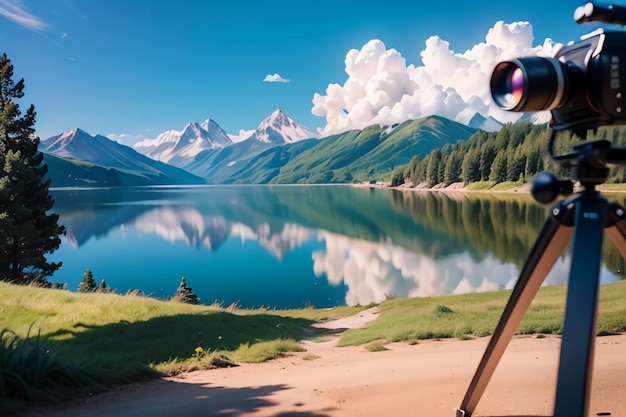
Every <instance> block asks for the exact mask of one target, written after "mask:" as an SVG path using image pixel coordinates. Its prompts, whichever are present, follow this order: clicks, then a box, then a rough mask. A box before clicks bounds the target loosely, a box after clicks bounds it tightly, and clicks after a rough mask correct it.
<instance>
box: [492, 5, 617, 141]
mask: <svg viewBox="0 0 626 417" xmlns="http://www.w3.org/2000/svg"><path fill="white" fill-rule="evenodd" d="M574 19H575V20H576V22H577V23H583V22H592V21H599V22H604V23H612V24H620V25H624V24H626V7H622V6H614V5H599V4H597V3H595V4H594V3H587V4H585V5H584V6H581V7H579V8H577V9H576V11H575V13H574ZM490 87H491V95H492V98H493V100H494V102H495V103H496V104H497V105H498V106H499V107H500V108H502V109H504V110H508V111H514V112H529V111H542V110H549V111H550V113H551V115H552V119H551V121H550V125H551V127H552V129H553V130H564V129H572V130H574V131H577V130H578V131H583V130H587V129H595V128H596V127H598V126H603V125H611V124H626V32H618V31H615V32H605V31H604V30H602V29H599V30H597V31H595V32H593V33H591V34H589V35H586V36H584V37H583V38H581V40H580V41H579V42H576V43H573V44H570V45H566V46H564V47H563V48H562V49H561V50H559V51H558V52H557V53H556V55H555V56H554V57H553V58H542V57H526V58H518V59H513V60H510V61H505V62H500V63H499V64H497V65H496V67H495V69H494V70H493V73H492V75H491V83H490Z"/></svg>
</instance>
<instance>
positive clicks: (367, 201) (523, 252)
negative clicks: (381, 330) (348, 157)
mask: <svg viewBox="0 0 626 417" xmlns="http://www.w3.org/2000/svg"><path fill="white" fill-rule="evenodd" d="M54 197H55V199H56V201H57V204H56V206H55V208H56V210H57V211H58V212H59V214H60V216H61V223H62V224H64V225H65V227H66V229H67V235H66V237H65V239H64V243H63V245H62V248H61V249H60V250H59V251H58V253H57V254H55V256H56V258H55V260H56V259H60V260H63V262H64V265H63V267H62V268H61V270H60V271H59V272H58V273H57V275H55V277H54V278H55V279H56V280H64V281H68V287H69V288H70V289H74V288H77V286H78V283H79V281H80V278H81V277H82V273H83V272H84V270H85V269H86V268H91V269H92V270H94V273H96V276H102V275H106V276H107V277H114V278H108V279H107V282H108V283H109V284H110V285H112V286H113V287H115V288H118V290H120V291H122V292H123V291H125V290H126V289H134V288H141V289H142V290H144V291H146V292H147V293H152V294H157V295H162V296H164V297H167V296H168V295H171V293H173V291H174V290H175V288H176V285H177V283H178V282H179V281H180V276H181V275H184V276H186V277H187V279H188V281H189V282H190V284H191V285H192V287H193V288H194V290H195V291H196V292H198V293H199V294H198V295H199V296H200V298H201V299H203V301H205V302H206V301H207V300H211V301H212V300H214V299H217V300H221V301H225V302H227V303H229V302H235V301H239V302H240V303H241V304H242V305H244V306H252V305H255V306H260V305H266V306H267V305H271V306H274V307H280V308H282V307H302V306H304V305H306V304H314V305H316V306H317V307H330V306H333V305H336V304H347V305H356V304H361V305H364V304H369V303H372V302H380V301H383V300H384V299H386V298H389V297H424V296H434V295H443V294H454V293H466V292H473V291H492V290H498V289H503V288H511V287H512V286H513V285H514V283H515V281H516V279H517V276H518V274H519V268H520V267H521V265H522V264H523V262H524V260H525V259H526V256H527V253H528V252H529V251H530V247H531V246H532V244H533V243H534V241H535V239H536V236H537V233H538V230H539V229H540V228H541V225H542V224H543V222H544V220H545V217H546V215H547V210H548V209H549V208H548V207H542V206H539V205H537V204H535V203H533V202H532V200H530V199H528V198H524V197H517V196H515V197H507V198H502V197H499V198H494V197H489V196H480V197H478V196H470V195H467V194H462V193H461V194H458V195H456V194H455V195H451V194H443V193H433V192H404V193H403V192H398V191H389V190H383V189H372V190H367V189H355V188H352V187H347V186H341V187H340V186H276V187H272V186H239V187H188V188H128V189H119V190H97V191H96V190H83V191H75V190H72V191H55V192H54ZM158 242H161V243H158ZM164 243H167V245H169V248H168V246H164ZM185 248H186V249H185ZM257 248H259V249H258V250H257ZM616 252H617V251H616V250H615V249H614V248H612V245H605V266H603V268H602V280H603V281H604V282H608V281H612V280H616V279H619V276H618V275H617V274H616V273H615V272H611V271H621V270H623V263H624V262H623V259H622V258H621V256H619V254H616ZM112 259H113V260H116V259H117V260H120V261H119V262H113V263H112V262H111V260H112ZM270 259H273V260H274V261H270ZM124 260H125V261H124ZM131 263H135V264H137V265H141V266H142V268H137V269H135V270H134V271H135V272H134V273H130V272H129V271H130V270H131V269H132V267H131V265H130V264H131ZM568 265H569V259H568V256H567V255H564V256H563V257H562V258H561V259H560V260H559V261H558V262H557V264H556V265H555V267H554V269H553V271H552V272H551V273H550V274H549V276H548V277H547V279H546V284H561V283H565V281H566V279H567V267H568ZM96 266H97V268H96ZM120 271H124V272H120ZM140 274H143V275H140ZM138 275H140V276H138ZM111 280H112V281H113V282H110V281H111ZM235 283H236V284H235ZM205 287H206V291H207V293H206V294H203V293H201V291H203V288H205ZM244 287H245V288H244ZM287 289H289V291H287ZM242 292H246V293H248V294H249V296H247V298H246V297H242V296H241V293H242ZM242 298H245V301H243V300H242Z"/></svg>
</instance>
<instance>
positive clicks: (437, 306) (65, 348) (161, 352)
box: [0, 281, 626, 411]
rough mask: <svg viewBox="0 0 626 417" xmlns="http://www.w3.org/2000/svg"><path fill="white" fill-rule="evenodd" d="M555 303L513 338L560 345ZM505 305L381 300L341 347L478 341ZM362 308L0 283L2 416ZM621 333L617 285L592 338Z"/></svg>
mask: <svg viewBox="0 0 626 417" xmlns="http://www.w3.org/2000/svg"><path fill="white" fill-rule="evenodd" d="M565 293H566V288H565V287H545V288H542V289H541V290H540V291H539V293H538V295H537V296H536V297H535V299H534V300H533V303H532V304H531V307H530V309H529V311H528V312H527V314H526V315H525V317H524V319H523V321H522V323H521V325H520V328H519V330H518V332H519V333H522V334H531V333H553V334H559V333H560V332H561V323H562V319H563V310H564V304H565ZM509 295H510V291H499V292H490V293H477V294H466V295H455V296H442V297H431V298H412V299H394V300H389V301H386V302H384V303H381V304H380V305H379V306H378V307H379V309H380V314H379V316H378V318H377V319H376V320H375V321H374V322H372V323H370V324H369V325H368V326H367V328H365V329H358V330H348V331H346V332H344V333H343V334H342V335H341V337H340V340H339V345H340V346H347V345H361V344H363V345H367V346H366V347H367V349H369V350H371V351H377V350H381V349H384V345H385V344H387V343H389V342H398V341H408V342H414V341H416V340H419V339H427V338H459V339H466V338H471V337H478V336H486V335H489V334H491V332H492V331H493V329H494V328H495V325H496V323H497V320H498V319H499V317H500V315H501V313H502V310H503V308H504V305H505V303H506V301H507V300H508V297H509ZM364 308H366V307H338V308H334V309H323V310H322V309H314V308H307V309H300V310H258V309H257V310H243V309H237V308H235V307H229V308H222V307H220V306H202V305H189V304H180V303H174V302H166V301H159V300H156V299H151V298H146V297H140V296H133V295H115V294H98V293H90V294H78V293H72V292H68V291H63V290H50V289H42V288H33V287H21V286H14V285H10V284H6V283H2V282H0V330H2V329H4V331H2V333H1V336H2V337H1V339H0V410H3V408H2V407H4V411H7V410H11V409H12V408H13V407H15V406H16V405H19V404H20V402H19V401H23V400H29V401H54V400H63V399H67V398H71V397H73V396H76V395H82V394H85V393H87V392H94V391H97V390H99V389H103V388H105V387H109V386H112V385H116V384H121V383H126V382H131V381H137V380H142V379H145V378H154V377H156V376H159V375H164V374H174V373H177V372H185V371H190V370H196V369H208V368H211V367H215V366H229V365H231V364H233V363H237V362H262V361H265V360H269V359H272V358H276V357H278V356H281V355H285V354H288V352H292V351H298V350H302V347H301V346H300V345H299V344H298V343H297V342H298V341H299V340H303V339H311V340H323V339H324V338H325V337H326V336H325V334H324V331H322V330H317V329H314V328H312V327H311V326H310V325H311V324H312V323H313V322H315V321H319V320H326V319H332V318H337V317H343V316H349V315H352V314H355V313H357V312H359V311H361V310H363V309H364ZM624 331H626V281H621V282H617V283H613V284H606V285H603V286H602V287H601V291H600V306H599V317H598V327H597V332H598V334H599V335H603V334H615V333H621V332H624ZM16 400H18V401H17V402H16Z"/></svg>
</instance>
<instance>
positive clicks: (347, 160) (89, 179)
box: [39, 110, 498, 187]
mask: <svg viewBox="0 0 626 417" xmlns="http://www.w3.org/2000/svg"><path fill="white" fill-rule="evenodd" d="M472 121H473V123H474V124H479V125H483V126H490V127H491V128H492V129H489V130H493V128H496V127H497V126H498V122H497V121H496V120H494V119H486V118H484V117H482V116H480V117H479V115H477V116H476V117H475V118H474V119H472ZM476 130H477V129H476V128H474V127H469V126H466V125H462V124H460V123H457V122H454V121H451V120H449V119H445V118H443V117H438V116H431V117H425V118H421V119H415V120H408V121H406V122H404V123H401V124H397V125H393V126H378V125H373V126H369V127H367V128H365V129H363V130H351V131H348V132H344V133H341V134H337V135H332V136H328V137H323V138H320V137H319V135H318V134H317V133H315V132H313V131H312V130H311V129H309V128H307V127H306V126H303V125H300V124H298V123H296V122H295V121H294V120H293V119H291V118H290V117H288V116H287V115H286V114H285V113H283V112H282V111H281V110H276V111H274V112H273V113H272V114H271V115H270V116H268V117H267V118H266V119H265V120H263V121H262V122H261V123H260V124H259V126H258V127H257V129H256V130H255V131H253V132H251V133H250V135H249V136H248V137H247V138H246V139H245V140H242V141H239V142H234V141H233V139H232V138H231V136H229V135H228V134H227V133H226V132H225V131H224V130H223V129H222V128H221V127H220V126H219V125H218V124H217V123H216V122H215V121H214V120H211V119H207V120H206V121H205V122H203V123H189V124H188V125H186V126H185V127H184V128H183V130H181V131H177V130H168V131H166V132H163V133H161V134H160V135H159V136H158V137H157V138H156V139H152V140H144V141H142V142H139V143H137V144H136V145H135V146H134V147H133V148H131V147H129V146H125V145H122V144H119V143H117V142H115V141H112V140H110V139H108V138H106V137H104V136H101V135H96V136H91V135H89V134H88V133H86V132H84V131H82V130H80V129H78V128H77V129H73V130H71V131H69V132H65V133H63V134H60V135H57V136H54V137H51V138H49V139H46V140H42V141H41V142H40V145H39V149H40V151H41V152H43V153H44V159H45V162H46V163H47V164H48V167H49V172H48V175H49V177H50V178H51V179H52V184H51V186H52V187H72V186H74V187H76V186H119V185H174V184H205V183H208V184H265V183H333V182H338V183H346V182H354V181H365V180H371V179H380V178H384V177H385V175H388V174H389V173H390V172H391V171H392V170H393V169H394V168H395V167H396V166H399V165H404V164H407V163H408V162H409V161H410V159H411V158H412V157H413V156H415V155H416V154H422V155H423V154H426V153H428V152H430V150H432V149H434V148H435V147H441V146H443V145H445V144H447V143H455V142H456V141H457V140H465V139H467V138H468V137H469V136H471V135H472V134H473V133H474V132H475V131H476Z"/></svg>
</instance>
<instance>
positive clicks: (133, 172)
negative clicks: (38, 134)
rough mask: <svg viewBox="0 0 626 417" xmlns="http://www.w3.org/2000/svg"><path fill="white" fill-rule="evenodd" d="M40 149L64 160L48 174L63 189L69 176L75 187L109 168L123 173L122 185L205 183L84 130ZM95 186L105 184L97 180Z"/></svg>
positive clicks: (57, 138) (59, 137) (54, 139)
mask: <svg viewBox="0 0 626 417" xmlns="http://www.w3.org/2000/svg"><path fill="white" fill-rule="evenodd" d="M39 150H40V151H41V152H43V153H44V154H49V155H54V156H56V157H60V158H61V159H64V161H59V160H55V161H54V163H53V165H52V164H51V166H50V167H49V169H50V171H49V172H48V175H49V177H50V178H52V179H53V186H61V184H60V183H61V182H67V179H68V176H69V177H70V178H74V181H76V182H75V184H76V183H81V185H84V184H83V183H89V182H90V179H89V172H88V171H89V170H94V172H93V174H96V171H97V173H98V174H97V175H96V176H98V175H99V176H100V177H101V176H102V173H103V172H105V171H106V170H107V169H109V170H114V172H119V173H121V174H120V175H121V177H122V178H120V176H118V180H119V181H120V182H121V184H119V185H147V184H151V185H165V184H202V183H205V181H204V180H203V179H202V178H199V177H197V176H196V175H193V174H190V173H189V172H186V171H184V170H182V169H180V168H177V167H174V166H171V165H168V164H165V163H163V162H159V161H154V160H152V159H150V158H148V157H147V156H144V155H142V154H140V153H138V152H137V151H135V150H134V149H132V148H130V147H128V146H125V145H121V144H119V143H117V142H114V141H112V140H110V139H108V138H106V137H104V136H101V135H96V136H91V135H89V134H88V133H86V132H84V131H83V130H81V129H73V130H71V131H69V132H65V133H63V134H60V135H57V136H53V137H51V138H49V139H46V140H44V141H41V142H40V143H39ZM79 161H82V162H79ZM68 162H69V163H70V164H69V165H68ZM85 162H87V163H89V164H85ZM90 164H91V166H90ZM103 169H104V170H105V171H102V170H103ZM77 175H78V177H76V176H77ZM107 175H111V174H107ZM85 176H86V177H85ZM76 178H79V179H76ZM55 180H56V183H55ZM70 182H72V180H70ZM94 183H95V184H98V185H103V184H101V183H100V182H99V181H95V180H94Z"/></svg>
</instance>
